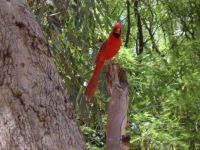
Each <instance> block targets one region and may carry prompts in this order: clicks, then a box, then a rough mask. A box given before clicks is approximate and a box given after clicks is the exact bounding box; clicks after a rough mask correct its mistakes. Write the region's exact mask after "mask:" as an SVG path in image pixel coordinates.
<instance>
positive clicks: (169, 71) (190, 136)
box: [27, 0, 200, 150]
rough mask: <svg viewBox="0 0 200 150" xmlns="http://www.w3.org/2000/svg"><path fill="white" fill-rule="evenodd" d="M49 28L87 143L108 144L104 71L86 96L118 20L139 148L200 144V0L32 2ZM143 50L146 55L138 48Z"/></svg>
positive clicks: (194, 147) (166, 148) (133, 140)
mask: <svg viewBox="0 0 200 150" xmlns="http://www.w3.org/2000/svg"><path fill="white" fill-rule="evenodd" d="M27 1H28V3H29V5H30V7H31V8H32V10H33V12H34V13H35V16H36V18H37V19H38V20H39V21H40V23H41V24H42V26H43V29H44V31H45V33H44V34H45V35H46V38H47V39H48V40H49V46H50V47H51V50H52V55H53V58H54V61H55V63H56V65H57V70H58V71H59V73H60V75H61V76H62V78H63V81H64V83H65V87H66V91H67V93H68V94H69V95H70V99H71V101H72V103H73V104H74V109H75V111H76V115H77V121H78V122H79V124H80V128H81V130H82V132H83V133H84V135H85V139H86V142H87V147H88V149H104V148H105V147H104V145H105V136H104V135H105V133H104V128H105V123H106V113H107V106H108V102H109V96H108V95H107V93H106V90H105V83H104V80H105V77H104V76H105V74H104V73H103V75H102V80H101V82H100V85H99V90H98V91H97V93H96V96H95V97H94V98H93V100H91V101H89V102H88V101H86V100H85V98H84V95H83V91H84V88H85V87H84V83H85V82H86V81H87V80H88V79H89V77H90V73H91V71H92V69H93V63H94V60H95V56H96V54H97V53H98V50H99V47H100V45H101V43H102V42H103V41H104V40H105V38H106V37H107V35H108V33H109V32H110V30H111V28H112V25H113V23H114V22H115V21H116V20H117V19H119V18H123V43H124V44H125V46H123V47H122V48H121V50H120V52H119V54H118V56H117V57H116V59H117V62H118V63H119V64H120V65H122V66H123V67H124V68H125V69H126V71H127V73H128V81H129V99H130V100H129V101H130V104H129V114H128V120H129V121H130V122H131V123H132V124H133V126H132V129H129V130H128V134H129V135H130V136H131V147H132V149H136V150H138V149H142V150H145V149H152V150H162V149H163V150H171V149H174V150H175V149H191V150H198V149H200V131H199V129H200V113H199V111H200V92H199V89H200V69H199V68H200V63H199V62H200V26H199V24H200V1H197V0H179V1H175V0H140V1H138V0H127V1H126V0H124V1H121V0H115V1H112V0H85V1H80V0H70V1H69V0H27ZM141 47H142V49H143V52H142V53H141V54H140V55H137V54H138V52H137V51H138V49H141Z"/></svg>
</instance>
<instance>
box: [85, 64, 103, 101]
mask: <svg viewBox="0 0 200 150" xmlns="http://www.w3.org/2000/svg"><path fill="white" fill-rule="evenodd" d="M103 64H104V61H99V62H97V63H96V66H95V69H94V71H93V74H92V77H91V78H90V80H89V83H88V85H87V87H86V90H85V96H86V98H91V97H93V96H94V94H95V91H96V89H97V87H98V81H99V78H100V75H101V70H102V68H103Z"/></svg>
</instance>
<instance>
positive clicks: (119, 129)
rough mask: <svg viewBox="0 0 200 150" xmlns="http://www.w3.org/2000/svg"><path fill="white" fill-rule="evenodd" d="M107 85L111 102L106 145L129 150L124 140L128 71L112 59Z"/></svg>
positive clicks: (108, 68) (108, 147)
mask: <svg viewBox="0 0 200 150" xmlns="http://www.w3.org/2000/svg"><path fill="white" fill-rule="evenodd" d="M106 85H107V90H108V92H109V94H110V95H111V102H110V104H109V108H108V118H107V130H106V146H107V149H108V150H128V149H129V146H126V144H125V143H124V141H123V137H124V136H125V134H126V133H125V127H126V124H127V111H128V82H127V77H126V72H125V71H124V69H123V68H121V67H120V66H119V65H118V64H116V63H114V62H113V61H111V63H110V64H109V65H108V67H107V72H106Z"/></svg>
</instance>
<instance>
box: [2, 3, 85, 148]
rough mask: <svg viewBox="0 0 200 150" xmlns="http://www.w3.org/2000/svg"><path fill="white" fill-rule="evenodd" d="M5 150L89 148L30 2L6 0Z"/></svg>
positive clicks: (3, 62)
mask: <svg viewBox="0 0 200 150" xmlns="http://www.w3.org/2000/svg"><path fill="white" fill-rule="evenodd" d="M0 149H1V150H12V149H14V150H18V149H20V150H23V149H26V150H37V149H40V150H45V149H48V150H65V149H67V150H82V149H85V145H84V140H83V137H82V136H81V134H80V132H79V129H78V127H77V125H76V122H75V121H74V117H73V110H72V106H71V104H70V102H69V100H68V98H67V96H66V93H65V89H64V88H63V83H62V80H61V78H60V76H59V75H58V73H57V71H56V67H55V65H54V64H53V60H52V57H51V55H50V52H49V48H48V44H47V41H46V40H45V39H44V37H43V35H42V30H41V28H40V26H39V25H38V23H37V22H36V20H35V18H34V17H33V15H32V13H31V10H30V8H29V7H28V6H27V4H26V2H25V0H0Z"/></svg>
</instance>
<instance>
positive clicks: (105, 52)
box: [85, 21, 121, 98]
mask: <svg viewBox="0 0 200 150" xmlns="http://www.w3.org/2000/svg"><path fill="white" fill-rule="evenodd" d="M120 47H121V23H120V22H119V21H117V22H116V23H115V25H114V28H113V30H112V32H111V33H110V35H109V37H108V39H107V40H106V41H105V42H104V43H103V45H102V46H101V48H100V50H99V53H98V55H97V58H96V67H95V69H94V71H93V75H92V77H91V78H90V81H89V83H88V86H87V88H86V90H85V96H86V97H87V98H91V97H93V96H94V94H95V91H96V88H97V86H98V81H99V78H100V74H101V70H102V68H103V64H104V62H105V60H107V59H111V58H112V57H113V56H115V54H116V53H117V52H118V51H119V49H120Z"/></svg>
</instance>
